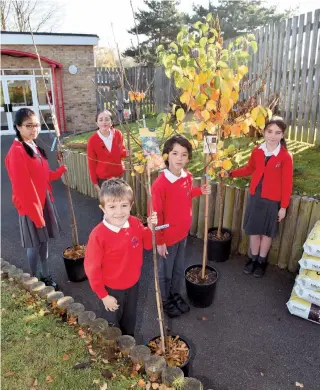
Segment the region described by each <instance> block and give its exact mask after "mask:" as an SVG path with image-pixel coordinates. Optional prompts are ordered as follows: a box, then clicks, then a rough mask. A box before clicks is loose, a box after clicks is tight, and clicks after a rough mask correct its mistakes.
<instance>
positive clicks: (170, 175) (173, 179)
mask: <svg viewBox="0 0 320 390" xmlns="http://www.w3.org/2000/svg"><path fill="white" fill-rule="evenodd" d="M163 173H164V175H165V177H166V179H168V180H169V181H170V183H174V182H176V181H177V180H179V179H182V178H184V177H187V172H186V171H185V170H183V169H182V170H181V174H180V176H176V175H174V174H173V173H172V172H170V171H169V169H164V170H163Z"/></svg>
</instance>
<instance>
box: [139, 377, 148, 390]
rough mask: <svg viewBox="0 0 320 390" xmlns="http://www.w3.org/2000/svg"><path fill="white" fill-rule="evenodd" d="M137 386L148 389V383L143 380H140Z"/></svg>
mask: <svg viewBox="0 0 320 390" xmlns="http://www.w3.org/2000/svg"><path fill="white" fill-rule="evenodd" d="M137 385H138V386H139V387H141V388H142V389H143V388H145V387H146V382H145V381H144V380H143V379H142V378H141V379H139V380H138V382H137Z"/></svg>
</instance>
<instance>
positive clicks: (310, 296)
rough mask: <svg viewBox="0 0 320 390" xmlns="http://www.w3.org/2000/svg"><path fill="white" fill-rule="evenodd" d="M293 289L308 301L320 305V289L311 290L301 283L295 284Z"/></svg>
mask: <svg viewBox="0 0 320 390" xmlns="http://www.w3.org/2000/svg"><path fill="white" fill-rule="evenodd" d="M293 290H294V292H295V293H296V294H297V296H298V297H299V298H301V299H304V300H305V301H307V302H310V303H314V304H315V305H317V306H320V291H317V290H309V289H307V288H304V287H303V286H301V285H300V284H299V283H296V284H295V286H294V288H293Z"/></svg>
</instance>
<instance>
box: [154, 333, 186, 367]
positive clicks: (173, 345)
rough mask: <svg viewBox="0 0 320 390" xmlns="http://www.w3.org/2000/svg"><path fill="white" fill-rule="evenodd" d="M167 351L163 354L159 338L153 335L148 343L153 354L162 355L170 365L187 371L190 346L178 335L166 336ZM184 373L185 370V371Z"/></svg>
mask: <svg viewBox="0 0 320 390" xmlns="http://www.w3.org/2000/svg"><path fill="white" fill-rule="evenodd" d="M167 345H168V351H167V352H166V355H165V356H164V355H163V352H162V348H161V338H160V337H159V336H158V337H154V338H153V339H152V340H151V341H149V343H148V347H149V348H150V350H151V353H152V354H153V355H157V356H163V357H164V358H165V360H166V362H167V365H168V366H170V367H180V368H181V369H182V370H183V371H185V370H187V371H188V363H189V361H190V346H189V345H188V344H187V342H186V341H184V340H183V339H182V338H181V337H180V336H168V342H167ZM185 374H186V372H185Z"/></svg>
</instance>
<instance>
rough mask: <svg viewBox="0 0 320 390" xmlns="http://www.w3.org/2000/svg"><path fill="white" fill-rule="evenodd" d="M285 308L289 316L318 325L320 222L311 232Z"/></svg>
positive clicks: (319, 307)
mask: <svg viewBox="0 0 320 390" xmlns="http://www.w3.org/2000/svg"><path fill="white" fill-rule="evenodd" d="M303 249H304V252H303V255H302V258H301V259H300V261H299V264H300V271H299V275H298V276H297V277H296V282H295V285H294V287H293V290H292V294H291V297H290V299H289V302H287V307H288V309H289V311H290V313H291V314H294V315H296V316H299V317H301V318H305V319H306V320H309V321H313V322H316V323H318V324H320V220H319V221H318V222H316V224H315V225H314V228H313V229H312V230H311V232H310V234H309V236H308V238H307V240H306V242H305V244H304V245H303Z"/></svg>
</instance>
